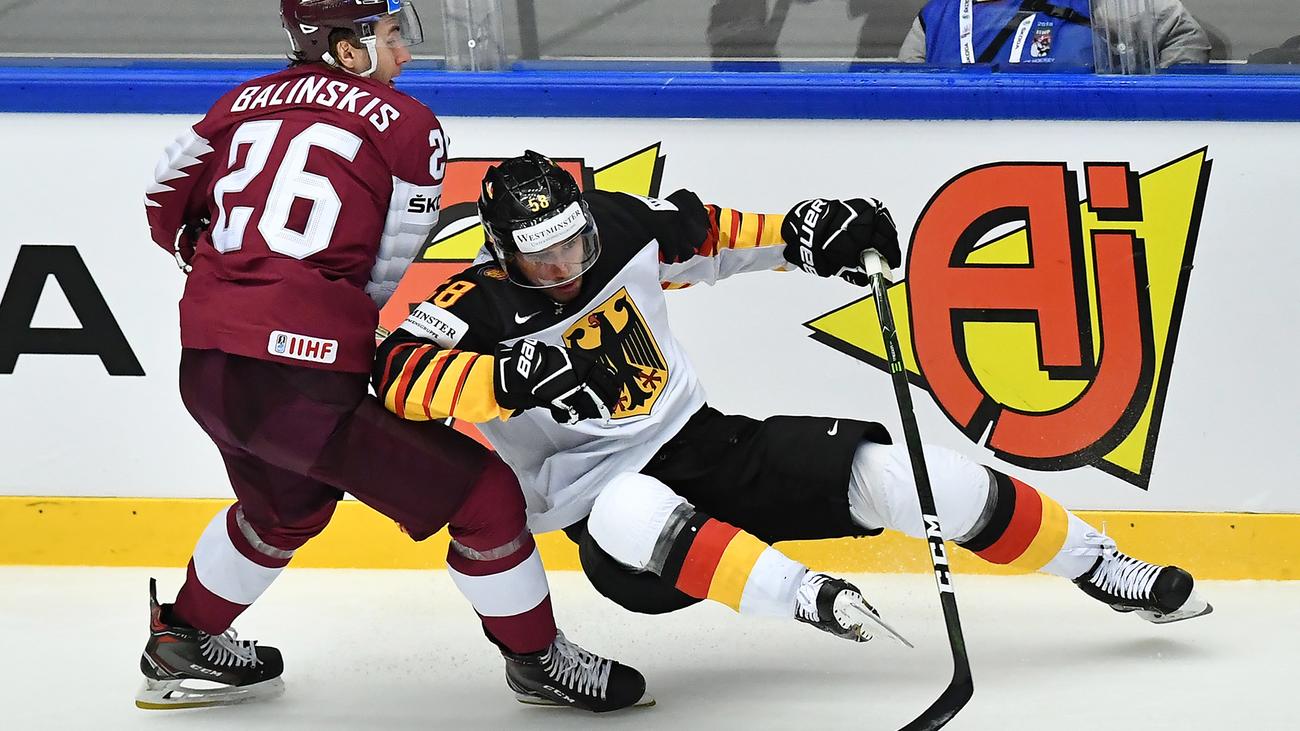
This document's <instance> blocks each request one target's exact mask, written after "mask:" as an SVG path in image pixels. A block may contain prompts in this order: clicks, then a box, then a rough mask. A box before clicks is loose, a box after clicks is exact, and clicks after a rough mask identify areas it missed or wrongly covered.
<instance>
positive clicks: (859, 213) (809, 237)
mask: <svg viewBox="0 0 1300 731" xmlns="http://www.w3.org/2000/svg"><path fill="white" fill-rule="evenodd" d="M781 238H783V239H785V251H784V252H783V253H784V255H785V260H786V261H788V262H790V263H791V264H794V265H795V266H797V267H799V268H800V269H803V270H804V271H806V272H811V273H813V274H816V275H817V276H819V277H839V278H841V279H843V280H845V281H847V282H850V283H852V284H856V285H858V286H859V287H865V286H867V285H868V284H870V282H871V280H870V278H869V277H868V276H867V273H866V272H865V271H863V270H862V254H863V252H865V251H867V250H869V249H875V250H876V251H877V252H878V253H879V254H880V256H881V257H882V258H883V259H884V260H885V261H886V262H887V263H888V264H889V266H890V268H891V269H892V268H896V267H898V266H899V265H900V264H902V263H903V257H902V252H901V251H900V250H899V248H898V229H897V228H896V227H895V226H894V219H893V217H892V216H890V215H889V210H888V209H887V208H885V206H884V205H883V204H881V202H880V201H878V200H876V199H875V198H867V199H863V198H850V199H849V200H834V199H825V198H814V199H812V200H806V201H801V202H800V203H798V204H796V205H795V207H794V208H791V209H790V212H789V213H787V214H785V220H784V221H783V222H782V223H781Z"/></svg>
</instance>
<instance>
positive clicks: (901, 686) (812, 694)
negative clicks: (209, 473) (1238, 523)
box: [0, 567, 1300, 731]
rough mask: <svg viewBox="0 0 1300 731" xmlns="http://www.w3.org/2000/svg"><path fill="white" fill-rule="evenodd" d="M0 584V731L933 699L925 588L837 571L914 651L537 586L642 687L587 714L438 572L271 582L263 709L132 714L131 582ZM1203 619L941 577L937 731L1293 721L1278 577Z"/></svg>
mask: <svg viewBox="0 0 1300 731" xmlns="http://www.w3.org/2000/svg"><path fill="white" fill-rule="evenodd" d="M150 575H155V576H158V577H159V579H160V584H161V585H160V593H161V594H162V595H163V598H164V600H167V599H170V597H171V596H172V595H173V594H174V592H175V591H176V589H177V587H178V586H179V582H180V581H181V579H182V577H183V575H182V572H180V571H178V570H175V569H156V570H148V569H103V568H26V567H6V568H0V660H2V664H0V729H4V730H5V731H27V730H28V729H99V730H116V729H151V730H152V729H166V730H167V731H206V730H208V729H232V730H236V729H237V730H238V731H256V730H259V729H268V730H269V729H275V730H276V731H296V730H298V729H303V730H305V729H326V730H333V729H421V730H425V729H456V730H457V731H459V730H461V729H561V728H563V729H596V728H600V729H630V728H636V729H641V728H665V729H673V730H674V731H687V730H692V729H717V730H719V731H721V730H724V729H745V730H746V731H749V730H750V729H810V730H811V731H824V730H829V729H854V730H855V731H858V730H867V729H887V730H890V729H897V728H899V727H900V726H901V725H902V724H903V723H905V722H906V721H908V720H910V719H911V718H912V717H913V716H914V715H916V714H917V713H919V712H920V711H921V710H922V709H924V708H925V707H926V706H927V705H928V704H929V703H930V702H931V701H932V700H933V699H934V698H935V697H937V695H938V693H939V692H940V690H941V689H942V688H943V686H944V685H945V684H946V683H947V681H948V677H949V675H950V673H951V660H950V657H949V654H948V645H947V641H946V639H945V637H944V630H943V623H942V619H941V615H940V612H939V608H938V602H937V600H936V598H935V592H934V588H933V583H932V582H931V581H930V580H929V579H928V578H927V577H926V576H923V575H915V574H913V575H897V576H896V575H890V576H856V577H853V578H855V579H856V580H857V581H858V583H859V585H860V586H861V587H862V588H863V590H864V593H866V594H867V596H868V597H869V599H870V600H871V601H872V602H874V603H875V605H876V606H877V607H878V608H880V609H881V611H882V612H883V613H884V614H885V616H886V618H887V619H890V620H892V621H893V623H894V624H895V626H897V627H898V629H899V630H900V631H901V632H903V633H904V634H906V635H907V636H908V637H909V638H910V639H912V640H913V641H914V642H915V643H916V644H917V646H918V649H916V650H907V649H905V648H903V647H901V646H897V645H893V644H889V643H887V642H885V641H883V640H876V641H873V642H870V643H867V644H866V645H854V644H852V643H848V642H844V641H843V640H839V639H836V638H833V637H831V636H829V635H824V634H822V633H819V632H817V631H815V630H813V629H811V628H809V627H806V626H804V625H800V624H797V623H796V622H794V621H789V622H783V621H779V620H756V619H750V618H746V617H739V616H736V615H734V614H733V613H732V612H731V611H730V610H728V609H725V608H722V607H719V606H716V605H701V606H697V607H693V608H691V609H687V610H685V611H682V612H677V613H675V614H672V615H665V616H659V617H646V616H640V615H634V614H631V613H629V612H626V611H624V610H622V609H621V608H619V607H617V606H615V605H613V604H612V603H610V602H608V601H607V600H605V599H603V598H602V597H600V596H599V595H597V594H596V593H595V592H594V591H593V590H592V589H591V588H590V586H589V585H588V584H587V583H586V581H585V579H584V578H583V577H582V576H581V574H577V573H567V572H564V573H554V574H552V575H551V585H552V590H553V592H554V601H555V606H556V613H557V616H558V617H559V621H560V624H561V627H562V628H563V629H564V630H565V632H566V634H568V635H569V637H570V638H571V639H573V640H575V641H577V642H579V643H581V644H583V645H585V646H587V647H589V648H591V649H593V650H596V651H599V652H602V653H606V654H611V655H613V656H615V657H617V658H619V659H621V660H625V661H627V662H629V663H631V664H633V665H635V666H636V667H638V668H640V669H641V670H642V672H644V673H645V674H646V676H647V678H648V680H649V686H650V690H651V692H652V693H653V694H654V695H655V696H656V698H657V699H658V701H659V703H658V705H657V706H655V707H653V708H648V709H637V710H632V711H624V712H620V713H617V714H611V715H606V716H589V715H586V714H582V713H579V712H575V711H569V710H560V709H547V708H536V707H526V706H522V705H520V704H518V703H516V702H515V701H514V699H513V696H512V694H511V693H510V692H509V691H508V690H507V689H506V687H505V681H504V677H503V671H502V661H501V659H500V656H499V655H498V654H497V653H496V651H495V649H494V648H493V647H492V646H491V645H489V644H488V642H487V640H486V639H484V638H483V636H482V634H481V633H480V630H479V628H478V624H477V622H476V620H475V618H474V616H473V614H472V613H471V612H470V610H469V608H468V605H467V604H466V603H465V602H464V601H463V600H462V599H461V598H460V596H459V595H458V594H457V593H456V591H455V588H454V587H453V585H452V583H451V581H450V580H449V579H448V577H447V575H446V573H445V572H435V571H430V572H408V571H313V570H289V571H287V572H286V573H285V574H284V575H283V576H281V577H280V579H279V580H278V581H277V582H276V584H275V585H274V586H273V587H272V588H271V589H270V590H269V591H268V592H267V594H266V595H265V596H264V597H263V598H262V600H261V601H260V602H259V603H258V605H257V606H255V607H254V608H253V609H251V610H249V611H248V612H247V613H246V614H245V615H244V616H243V617H242V618H241V619H240V621H239V622H238V623H237V627H238V629H240V631H241V633H242V635H243V636H244V637H248V638H257V639H260V640H263V641H265V642H267V644H273V645H276V646H278V647H280V648H281V650H282V651H283V653H284V656H285V664H286V671H285V676H284V677H285V682H286V685H287V692H286V693H285V695H284V696H283V697H282V698H280V699H278V700H275V701H270V702H265V703H261V704H250V705H245V706H236V707H228V708H219V709H206V710H197V711H171V712H160V711H140V710H137V709H136V708H135V707H134V705H133V703H132V698H133V694H134V692H135V689H136V687H137V685H138V683H139V680H140V679H139V671H138V670H137V662H138V655H139V652H140V649H141V647H143V644H144V641H145V635H146V631H147V622H148V617H147V611H146V588H147V577H148V576H150ZM1201 590H1202V593H1203V594H1205V595H1206V596H1207V598H1209V599H1210V600H1211V601H1212V603H1213V604H1214V606H1215V613H1214V614H1212V615H1210V616H1208V617H1203V618H1200V619H1197V620H1194V621H1189V622H1184V623H1181V624H1174V625H1168V626H1154V625H1150V624H1147V623H1146V622H1143V621H1142V620H1140V619H1138V618H1136V617H1134V616H1123V615H1118V614H1115V613H1113V612H1111V611H1110V610H1108V609H1106V608H1104V607H1102V606H1100V605H1098V604H1096V603H1095V602H1093V601H1092V600H1090V599H1088V598H1087V597H1085V596H1083V595H1082V594H1081V593H1080V592H1079V591H1078V590H1077V589H1075V588H1074V587H1072V586H1070V585H1069V584H1068V583H1066V582H1064V581H1061V580H1059V579H1053V578H1050V577H1020V578H995V577H972V576H959V577H958V578H957V591H958V599H959V603H960V606H961V610H962V620H963V626H964V628H965V631H966V638H967V641H968V645H969V648H970V655H971V660H972V665H973V669H974V677H975V697H974V699H973V700H972V701H971V703H970V705H969V706H967V707H966V709H965V710H964V711H962V712H961V713H960V714H959V715H958V716H957V718H956V719H955V720H954V721H953V722H952V723H950V724H949V725H948V727H947V728H950V729H999V730H1003V729H1050V730H1051V731H1063V730H1067V729H1081V730H1082V729H1087V730H1088V731H1099V730H1105V731H1126V730H1128V729H1134V730H1135V731H1136V730H1141V731H1153V730H1156V729H1179V730H1180V731H1183V730H1186V729H1234V730H1243V731H1244V730H1245V729H1251V730H1259V729H1266V730H1271V729H1279V730H1281V729H1296V728H1300V719H1298V718H1297V715H1296V711H1295V705H1296V697H1297V695H1300V687H1298V686H1297V684H1296V671H1297V670H1300V582H1289V583H1279V582H1205V583H1204V584H1203V585H1202V587H1201Z"/></svg>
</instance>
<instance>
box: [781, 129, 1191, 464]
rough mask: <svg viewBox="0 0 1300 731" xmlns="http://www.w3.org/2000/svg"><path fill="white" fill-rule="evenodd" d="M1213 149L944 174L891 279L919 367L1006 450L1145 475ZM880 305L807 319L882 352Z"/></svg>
mask: <svg viewBox="0 0 1300 731" xmlns="http://www.w3.org/2000/svg"><path fill="white" fill-rule="evenodd" d="M1207 154H1208V152H1207V150H1205V149H1202V150H1197V151H1196V152H1193V153H1191V154H1188V155H1186V156H1184V157H1182V158H1180V159H1177V160H1174V161H1172V162H1170V163H1167V164H1165V165H1163V166H1161V167H1159V168H1157V169H1155V170H1151V171H1149V172H1146V173H1142V174H1138V172H1137V171H1134V170H1132V169H1131V168H1130V166H1129V164H1128V163H1126V162H1108V163H1087V164H1085V165H1084V166H1083V170H1082V175H1078V174H1076V173H1075V172H1074V171H1072V170H1070V169H1069V168H1068V167H1067V165H1066V163H1063V162H1061V163H1038V162H1003V163H995V164H990V165H982V166H980V167H976V168H973V169H970V170H967V171H965V172H963V173H960V174H959V175H957V176H956V177H954V178H953V179H952V180H950V181H948V183H947V184H945V185H944V186H943V188H942V189H940V190H939V192H938V193H936V194H935V195H934V197H933V198H931V199H930V202H929V204H928V205H927V206H926V208H925V211H924V212H923V213H922V214H921V217H920V218H919V219H918V221H917V223H916V228H915V230H914V231H913V234H912V241H911V244H910V245H909V247H908V252H907V279H906V280H905V281H902V282H896V283H894V284H893V285H892V287H893V288H901V289H900V290H899V291H897V292H894V293H891V300H892V302H893V303H894V309H895V317H897V318H898V320H899V322H900V324H904V323H905V324H904V326H903V328H902V329H901V330H900V332H899V333H898V335H899V340H900V341H901V342H900V344H899V345H900V347H901V348H902V350H903V356H904V361H905V364H906V366H907V372H908V378H909V380H911V382H912V383H913V384H915V385H917V386H920V387H922V388H925V389H927V390H929V391H930V394H931V395H932V396H933V397H934V401H935V404H936V405H938V407H939V408H940V409H941V410H942V411H943V413H944V415H946V416H947V417H948V419H949V420H950V421H951V422H952V423H953V425H954V426H956V427H957V428H958V429H960V430H961V431H962V432H963V433H964V434H965V435H966V436H967V438H969V439H970V440H971V441H973V442H976V443H981V444H984V445H986V446H988V447H989V448H990V449H992V450H993V451H994V453H995V454H997V456H998V457H999V458H1001V459H1003V460H1005V461H1007V462H1010V463H1013V464H1018V465H1021V466H1024V467H1029V468H1032V469H1038V470H1066V469H1072V468H1076V467H1081V466H1091V467H1095V468H1097V469H1100V470H1103V471H1105V472H1107V473H1110V474H1112V475H1114V476H1116V477H1118V478H1120V479H1123V480H1125V481H1127V482H1129V483H1130V484H1133V485H1135V486H1137V487H1140V488H1143V489H1145V488H1146V487H1147V485H1148V484H1149V482H1150V479H1151V469H1152V465H1153V462H1154V459H1155V448H1156V438H1157V436H1158V432H1159V429H1160V421H1161V413H1162V411H1163V409H1164V403H1165V393H1166V389H1167V386H1168V383H1169V378H1170V374H1171V372H1172V369H1173V357H1174V351H1175V345H1176V341H1177V338H1178V331H1179V324H1180V320H1181V318H1182V306H1183V302H1184V301H1185V300H1186V296H1187V288H1188V284H1189V274H1190V273H1191V270H1192V256H1193V254H1194V250H1195V242H1196V238H1197V231H1198V229H1199V227H1200V219H1201V211H1202V210H1203V209H1204V206H1205V196H1206V191H1207V188H1208V184H1209V176H1210V161H1209V160H1208V159H1207ZM1080 179H1081V181H1082V183H1083V184H1084V186H1086V194H1087V195H1086V197H1084V196H1081V195H1080V191H1079V182H1080ZM894 296H896V297H897V298H896V299H893V297H894ZM875 321H876V315H875V305H874V303H873V302H872V301H871V299H870V297H867V298H864V299H862V300H859V301H857V302H854V303H852V304H849V305H847V306H845V307H842V308H840V309H839V310H836V311H835V312H831V313H828V314H826V315H822V316H821V317H819V318H817V319H815V320H813V321H811V322H809V323H807V326H808V327H809V328H811V329H812V330H813V331H814V332H813V335H812V337H813V338H815V339H817V340H819V341H821V342H823V343H825V344H827V345H830V346H831V347H833V348H836V349H838V350H841V351H843V352H845V353H848V354H850V355H853V356H855V357H858V358H860V359H862V360H865V361H867V362H868V363H871V364H873V365H875V366H876V367H878V368H881V369H882V370H884V369H886V368H887V367H888V366H887V363H886V360H885V357H884V352H883V347H882V346H881V345H880V343H879V340H878V339H876V340H875V342H872V341H871V340H869V339H868V337H867V335H866V334H867V333H873V332H878V329H877V327H876V326H875V325H873V324H872V323H873V322H875ZM909 325H910V327H909Z"/></svg>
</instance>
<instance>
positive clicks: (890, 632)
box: [871, 614, 916, 650]
mask: <svg viewBox="0 0 1300 731" xmlns="http://www.w3.org/2000/svg"><path fill="white" fill-rule="evenodd" d="M871 621H872V622H874V623H875V624H877V625H879V626H880V628H881V629H883V630H885V636H886V637H889V638H890V639H892V640H894V641H895V642H898V643H900V644H901V645H903V646H904V647H907V648H909V649H912V650H915V649H916V645H913V644H912V643H911V642H908V640H907V638H906V637H904V636H903V635H902V634H900V633H899V631H898V630H896V629H894V628H893V627H890V626H889V623H888V622H886V621H885V620H883V619H881V618H880V615H879V614H872V615H871Z"/></svg>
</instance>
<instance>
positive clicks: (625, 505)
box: [587, 473, 686, 570]
mask: <svg viewBox="0 0 1300 731" xmlns="http://www.w3.org/2000/svg"><path fill="white" fill-rule="evenodd" d="M685 504H686V499H685V498H683V497H682V496H680V495H678V494H677V493H675V492H673V491H672V490H670V489H669V488H668V486H667V485H665V484H663V483H662V482H660V481H658V480H656V479H654V478H653V477H647V476H646V475H641V474H636V473H623V474H620V475H617V476H615V477H614V478H613V479H612V480H610V481H609V483H607V484H606V485H605V488H604V489H603V490H601V493H600V495H598V496H597V497H596V502H595V503H594V504H593V505H592V506H591V515H590V516H589V517H588V518H587V531H588V532H589V533H590V534H591V537H592V539H593V540H595V541H596V543H597V544H598V545H599V546H600V548H601V549H602V550H603V551H605V553H607V554H609V555H610V556H611V557H613V558H614V559H616V560H617V561H618V562H619V563H621V564H623V565H625V566H628V567H630V568H633V569H638V570H644V569H646V568H648V567H650V565H651V559H652V557H653V556H654V553H655V547H656V546H657V545H658V544H659V541H660V540H661V538H662V536H663V534H664V531H665V528H666V527H667V526H668V522H669V519H670V518H671V517H672V515H673V513H674V511H676V510H677V508H678V507H679V506H681V505H685Z"/></svg>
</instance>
